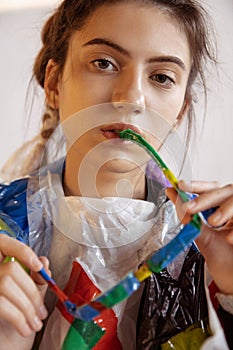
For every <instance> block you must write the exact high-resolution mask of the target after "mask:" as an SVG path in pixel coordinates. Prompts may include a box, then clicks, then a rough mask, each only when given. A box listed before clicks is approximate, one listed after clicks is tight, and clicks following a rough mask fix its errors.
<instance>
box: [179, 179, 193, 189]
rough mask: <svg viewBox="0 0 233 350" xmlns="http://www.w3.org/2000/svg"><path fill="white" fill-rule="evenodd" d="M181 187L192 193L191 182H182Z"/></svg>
mask: <svg viewBox="0 0 233 350" xmlns="http://www.w3.org/2000/svg"><path fill="white" fill-rule="evenodd" d="M180 183H181V186H182V187H185V188H188V190H189V191H190V190H191V189H192V182H191V181H186V180H180Z"/></svg>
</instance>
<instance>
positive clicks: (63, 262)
mask: <svg viewBox="0 0 233 350" xmlns="http://www.w3.org/2000/svg"><path fill="white" fill-rule="evenodd" d="M62 169H63V162H62V161H61V162H60V163H59V164H57V169H56V171H55V169H50V171H49V172H48V174H46V172H45V173H43V175H42V174H41V176H40V186H39V183H37V184H36V182H38V179H36V178H34V177H32V178H31V179H30V180H29V191H28V213H29V223H30V245H31V246H32V247H33V248H34V249H35V250H36V251H37V253H38V254H39V253H40V251H41V250H42V251H43V252H44V253H47V255H48V256H49V259H50V262H51V265H50V266H51V269H52V270H53V277H54V279H55V281H56V282H57V283H58V285H59V286H60V287H61V288H64V287H65V284H66V281H67V280H68V278H69V274H70V272H71V265H72V261H73V260H76V261H77V262H78V263H80V264H81V265H82V267H83V268H84V270H85V271H86V272H87V274H88V276H89V277H90V279H91V280H92V281H93V283H94V284H95V285H96V286H98V288H99V289H100V290H101V291H105V290H106V289H109V287H110V286H111V285H114V284H116V283H118V282H119V281H120V280H121V279H122V278H123V277H124V275H125V274H126V273H128V272H129V271H130V270H136V269H137V267H138V265H139V264H140V263H141V262H142V261H143V260H144V259H145V258H146V257H147V256H148V255H149V254H150V253H151V252H152V251H154V250H156V249H158V248H159V247H161V246H162V245H163V244H165V243H166V242H167V241H169V240H170V239H172V238H173V237H174V236H175V235H176V234H177V233H178V232H179V230H180V226H179V224H178V220H177V217H176V212H175V210H174V206H173V204H172V203H171V202H170V201H166V197H165V196H164V187H163V186H162V185H161V184H157V185H156V186H154V196H153V197H154V202H155V203H156V204H155V203H152V202H144V201H136V200H131V201H132V202H131V205H130V206H129V205H128V204H129V203H128V202H126V199H122V200H121V201H119V200H118V202H117V206H115V207H114V200H112V199H110V198H108V199H106V200H107V202H105V201H104V200H101V199H98V200H96V199H92V200H90V199H88V201H85V198H84V199H83V198H75V197H65V196H64V193H63V189H62V185H61V173H62ZM152 183H154V179H153V181H152V179H149V180H148V188H149V189H151V187H153V185H152ZM111 200H112V203H111ZM41 201H42V203H43V205H41ZM127 201H128V199H127ZM110 204H111V205H110ZM126 204H127V205H126ZM115 205H116V203H115ZM96 207H98V209H99V211H98V213H97V214H96V213H95V208H96ZM51 208H53V209H51ZM55 208H56V210H55ZM106 208H107V209H108V210H107V211H106V212H105V215H103V214H104V210H105V209H106ZM103 209H104V210H103ZM159 209H160V210H159ZM114 210H115V212H114ZM93 211H94V214H96V215H94V216H93ZM61 213H62V215H61ZM139 213H140V215H139ZM104 217H105V218H104ZM140 218H141V224H140ZM135 219H137V230H138V231H137V230H136V231H135V224H134V221H135ZM93 220H96V222H95V223H94V221H93ZM130 220H131V222H132V225H131V230H130V229H129V226H128V223H129V221H130ZM126 222H127V230H125V228H126V225H125V223H126ZM174 223H175V224H174ZM104 225H108V226H110V227H111V230H110V231H111V233H112V234H111V235H107V234H106V232H105V230H104ZM119 225H120V226H119ZM99 228H101V230H100V229H99ZM122 228H124V232H125V234H124V235H123V236H122ZM145 228H147V229H145ZM44 229H46V234H45V232H44ZM108 231H109V230H108ZM104 232H105V234H103V235H101V233H104ZM117 232H118V234H117ZM137 232H138V233H137ZM74 234H75V236H72V235H74ZM125 236H126V237H127V239H126V237H125ZM43 240H45V242H47V243H45V242H43ZM48 242H49V244H48ZM121 242H123V244H121ZM61 247H62V249H61ZM45 248H46V250H47V252H46V251H45ZM76 257H78V259H77V258H76ZM183 259H184V255H183V256H181V257H180V264H177V265H178V266H179V265H180V266H182V261H183ZM177 265H176V269H177ZM176 273H177V272H176ZM178 273H179V272H178ZM138 298H139V297H138ZM138 302H139V299H137V303H138ZM47 303H48V304H49V305H50V309H51V311H52V309H53V307H54V305H55V298H54V296H53V295H52V293H49V295H48V299H47ZM125 304H126V303H125V302H123V303H120V304H119V305H116V306H115V307H114V308H113V309H114V312H115V313H116V315H117V317H118V319H119V323H120V320H121V318H122V314H123V312H124V309H125ZM51 305H53V306H52V307H51ZM135 323H136V320H135V319H134V320H133V321H132V329H133V328H135ZM48 329H49V328H48ZM49 332H50V334H53V333H54V331H53V332H51V329H50V330H49ZM55 333H56V332H55ZM120 333H121V331H120Z"/></svg>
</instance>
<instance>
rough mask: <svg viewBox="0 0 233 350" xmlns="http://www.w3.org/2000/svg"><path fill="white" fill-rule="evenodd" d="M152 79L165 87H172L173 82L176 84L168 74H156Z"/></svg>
mask: <svg viewBox="0 0 233 350" xmlns="http://www.w3.org/2000/svg"><path fill="white" fill-rule="evenodd" d="M150 79H151V80H152V81H153V82H156V83H158V84H160V85H162V86H164V87H171V86H172V84H175V82H174V80H173V79H171V78H170V77H169V76H168V75H166V74H154V75H152V76H151V77H150Z"/></svg>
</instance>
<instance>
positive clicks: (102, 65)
mask: <svg viewBox="0 0 233 350" xmlns="http://www.w3.org/2000/svg"><path fill="white" fill-rule="evenodd" d="M92 63H93V64H94V65H95V67H96V68H98V69H100V70H105V71H116V70H117V68H116V67H115V65H114V64H113V63H112V62H111V61H109V60H107V59H97V60H94V61H92Z"/></svg>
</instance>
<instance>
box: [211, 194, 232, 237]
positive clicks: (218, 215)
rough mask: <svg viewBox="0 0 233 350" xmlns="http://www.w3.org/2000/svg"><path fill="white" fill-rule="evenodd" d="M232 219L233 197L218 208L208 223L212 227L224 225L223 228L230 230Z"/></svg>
mask: <svg viewBox="0 0 233 350" xmlns="http://www.w3.org/2000/svg"><path fill="white" fill-rule="evenodd" d="M232 218H233V196H231V197H230V198H229V199H227V200H226V201H224V202H223V203H222V204H221V205H220V206H219V208H218V209H217V210H216V211H215V213H214V214H212V215H211V216H210V217H209V219H208V222H209V223H210V224H211V225H213V226H221V225H225V227H226V228H227V229H229V230H230V229H231V228H232V227H233V223H232Z"/></svg>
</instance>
